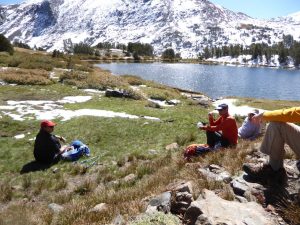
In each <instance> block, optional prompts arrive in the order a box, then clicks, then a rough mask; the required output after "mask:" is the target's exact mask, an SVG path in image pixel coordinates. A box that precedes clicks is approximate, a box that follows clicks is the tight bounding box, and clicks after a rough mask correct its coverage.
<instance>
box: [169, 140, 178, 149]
mask: <svg viewBox="0 0 300 225" xmlns="http://www.w3.org/2000/svg"><path fill="white" fill-rule="evenodd" d="M178 148H179V145H178V144H177V143H176V142H175V143H172V144H169V145H167V146H166V150H177V149H178Z"/></svg>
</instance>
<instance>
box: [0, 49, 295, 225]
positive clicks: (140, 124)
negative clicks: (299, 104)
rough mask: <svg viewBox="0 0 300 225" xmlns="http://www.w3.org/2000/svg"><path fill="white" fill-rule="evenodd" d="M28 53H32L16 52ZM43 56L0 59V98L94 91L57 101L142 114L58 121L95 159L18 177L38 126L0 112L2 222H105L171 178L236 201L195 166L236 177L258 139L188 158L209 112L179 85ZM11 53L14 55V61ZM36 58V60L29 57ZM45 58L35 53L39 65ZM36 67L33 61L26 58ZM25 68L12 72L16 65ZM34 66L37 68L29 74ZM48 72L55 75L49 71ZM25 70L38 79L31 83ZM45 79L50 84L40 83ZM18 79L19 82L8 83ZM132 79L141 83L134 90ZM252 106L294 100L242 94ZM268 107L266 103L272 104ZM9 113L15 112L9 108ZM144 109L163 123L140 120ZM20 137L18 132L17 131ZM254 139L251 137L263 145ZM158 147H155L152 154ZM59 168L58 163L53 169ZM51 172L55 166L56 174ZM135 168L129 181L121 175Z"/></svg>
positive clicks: (130, 213) (129, 214) (131, 209)
mask: <svg viewBox="0 0 300 225" xmlns="http://www.w3.org/2000/svg"><path fill="white" fill-rule="evenodd" d="M16 54H17V55H16V56H15V57H17V56H18V54H20V55H22V54H28V52H26V53H24V52H19V53H16ZM39 54H42V53H38V54H37V57H38V58H39V57H41V56H43V60H44V62H45V64H47V65H48V68H45V67H44V66H40V67H39V66H37V67H34V68H28V67H29V66H26V68H25V66H22V65H24V64H28V63H29V61H28V59H29V58H31V59H32V57H33V58H34V57H36V56H35V55H34V54H30V55H28V57H25V56H26V55H23V57H20V58H21V59H20V63H19V64H18V65H15V66H14V67H13V66H12V64H9V62H10V60H12V59H11V57H12V56H7V55H6V56H3V55H2V56H1V58H0V64H1V65H2V66H3V67H7V66H9V68H8V69H6V70H5V71H6V72H5V75H3V74H4V73H1V75H0V79H1V80H3V81H5V82H7V83H8V84H7V85H2V86H1V88H0V104H1V105H6V104H7V101H8V100H15V101H20V100H53V101H57V100H60V99H62V98H63V97H65V96H86V95H91V96H93V97H92V99H91V100H89V101H87V102H83V103H76V104H62V107H63V108H64V109H68V110H78V109H101V110H109V111H113V112H125V113H127V114H131V115H137V116H140V117H139V118H137V119H128V118H118V117H115V118H104V117H96V116H94V117H93V116H81V117H76V118H72V119H71V120H67V121H61V120H60V118H57V119H55V120H54V121H55V122H57V124H58V125H57V126H56V128H55V133H56V134H59V135H62V136H64V137H66V139H67V140H68V141H72V140H74V139H80V140H82V141H83V142H85V143H86V144H87V145H88V146H89V147H90V149H91V153H92V157H97V158H95V159H96V161H95V162H96V164H95V165H93V166H91V167H88V165H86V164H80V162H82V161H83V160H85V158H83V159H81V160H80V161H79V163H71V162H60V163H58V164H57V165H55V166H53V167H52V168H49V169H46V170H43V171H38V172H32V173H26V174H20V170H21V169H22V167H23V166H24V165H26V164H28V163H29V162H31V161H32V160H33V159H34V158H33V154H32V151H33V144H34V140H33V138H34V137H35V135H36V134H37V132H38V129H39V121H38V120H36V119H27V120H24V121H16V120H13V119H12V118H11V117H10V116H8V115H5V114H4V113H0V115H1V118H0V146H2V151H1V152H0V224H1V225H2V224H16V225H17V224H39V225H40V224H77V225H80V224H108V223H110V222H111V221H112V219H113V218H115V216H116V215H118V214H121V215H123V216H124V218H125V219H126V220H128V221H130V220H132V219H133V218H134V216H136V215H138V214H139V213H141V212H144V210H145V207H146V205H147V201H146V199H149V197H150V196H153V195H156V194H159V193H161V192H162V191H165V190H166V186H167V185H168V184H170V183H172V182H174V181H175V180H192V181H194V183H195V187H194V189H195V190H194V192H195V197H196V196H197V194H198V193H199V192H200V191H201V190H202V189H203V188H208V189H211V190H219V192H220V195H221V196H223V198H225V199H232V194H231V192H230V188H229V187H228V186H227V185H225V184H223V183H219V182H211V181H208V180H206V179H205V178H204V177H202V176H200V175H199V173H197V172H196V170H197V168H198V167H199V166H205V165H209V164H212V163H214V164H219V165H222V166H224V167H225V168H226V169H227V170H228V171H229V172H230V173H231V174H232V175H236V174H238V173H239V171H240V169H241V165H242V163H243V162H245V158H246V156H247V155H248V153H249V152H250V151H253V150H255V143H253V142H248V141H241V142H240V143H239V145H238V148H237V149H229V150H226V151H219V152H215V153H212V154H209V155H206V156H205V157H200V158H198V159H194V161H193V162H192V163H190V164H186V162H185V161H184V160H183V157H182V151H183V149H184V148H185V147H186V146H187V145H188V144H191V143H204V142H205V134H204V133H203V132H200V131H198V130H197V129H196V123H197V122H198V121H203V120H204V121H205V120H207V112H208V110H209V109H207V108H204V107H202V106H200V105H198V104H196V103H195V102H193V101H192V100H190V99H188V98H186V97H183V96H182V95H181V92H180V91H178V90H175V89H172V88H169V87H165V86H162V85H158V84H155V83H153V82H148V81H144V80H141V79H140V78H138V77H134V76H124V77H113V76H111V75H110V74H109V73H108V72H107V71H103V70H100V69H96V68H93V67H92V66H91V65H88V64H85V63H81V62H80V61H79V60H77V59H76V58H74V59H71V61H72V63H73V64H72V65H73V66H72V67H71V68H68V67H70V65H69V66H68V64H70V57H68V56H66V57H62V58H59V59H53V58H52V57H51V56H49V55H46V54H44V53H43V55H39ZM14 60H15V59H14ZM34 60H37V59H32V62H34ZM40 61H41V60H40V59H39V61H38V62H39V63H43V62H40ZM32 64H34V63H32ZM18 70H20V71H22V73H16V71H18ZM33 71H34V72H33ZM50 74H52V76H50ZM30 77H35V79H32V80H31V82H30V83H28V82H26V81H28V80H29V78H30ZM55 77H56V78H55ZM42 79H45V80H46V82H44V83H40V80H42ZM16 82H18V84H19V85H16V86H14V85H9V84H14V83H16ZM131 85H143V86H141V87H139V88H138V89H131ZM84 88H94V89H96V90H105V89H107V88H120V89H125V90H128V91H130V93H131V94H130V98H109V97H105V96H104V95H103V94H100V93H95V94H89V93H86V92H84V90H83V89H84ZM149 97H152V98H155V99H160V100H165V99H178V100H180V101H181V103H180V104H178V105H176V106H173V107H160V106H157V105H153V104H151V103H149V102H148V100H147V98H149ZM244 102H247V104H248V105H253V106H255V107H258V108H266V106H268V107H267V108H270V109H271V108H276V107H281V106H290V105H293V104H295V102H275V101H272V102H270V101H264V100H259V101H258V100H254V99H241V101H240V103H241V104H243V103H244ZM269 106H270V107H269ZM11 113H14V111H12V112H11ZM144 116H150V117H155V118H159V119H160V120H159V121H155V120H148V119H146V118H143V117H144ZM19 134H24V135H25V137H24V138H21V139H16V138H15V136H16V135H19ZM259 141H260V140H258V141H257V142H259ZM174 142H176V143H178V145H179V147H178V148H177V149H171V150H166V146H167V145H169V144H171V143H174ZM153 150H155V151H153ZM53 169H55V170H53ZM53 171H54V172H55V173H54V172H53ZM130 174H134V179H131V180H127V179H124V178H126V177H127V176H128V175H130ZM50 203H57V204H60V205H62V206H63V207H64V208H65V211H66V212H67V213H59V214H53V213H52V211H51V210H50V209H49V208H48V205H49V204H50ZM99 203H106V204H107V205H108V208H107V210H106V211H104V212H101V213H91V212H90V209H91V208H93V207H94V206H95V205H97V204H99Z"/></svg>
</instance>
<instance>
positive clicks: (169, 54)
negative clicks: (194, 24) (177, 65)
mask: <svg viewBox="0 0 300 225" xmlns="http://www.w3.org/2000/svg"><path fill="white" fill-rule="evenodd" d="M161 57H162V58H163V59H169V60H173V59H175V52H174V50H173V49H172V48H168V49H166V50H165V51H164V52H163V53H162V56H161Z"/></svg>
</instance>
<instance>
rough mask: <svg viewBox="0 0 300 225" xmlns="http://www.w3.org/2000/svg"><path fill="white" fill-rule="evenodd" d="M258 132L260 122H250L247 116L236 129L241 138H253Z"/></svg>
mask: <svg viewBox="0 0 300 225" xmlns="http://www.w3.org/2000/svg"><path fill="white" fill-rule="evenodd" d="M259 133H260V124H256V123H252V122H251V121H250V120H249V118H248V117H246V119H245V120H244V122H243V124H242V126H241V127H240V128H239V129H238V135H239V137H240V138H243V139H250V140H254V139H255V138H256V137H257V136H258V135H259Z"/></svg>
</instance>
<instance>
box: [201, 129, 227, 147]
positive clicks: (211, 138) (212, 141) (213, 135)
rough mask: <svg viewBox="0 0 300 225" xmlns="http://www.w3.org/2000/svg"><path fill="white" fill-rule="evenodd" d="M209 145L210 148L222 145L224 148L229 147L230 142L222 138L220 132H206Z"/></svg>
mask: <svg viewBox="0 0 300 225" xmlns="http://www.w3.org/2000/svg"><path fill="white" fill-rule="evenodd" d="M206 138H207V144H208V145H209V147H211V148H213V147H215V145H216V144H218V143H221V146H222V147H224V148H227V147H229V145H230V143H229V141H228V140H227V139H226V138H224V137H223V136H222V134H221V133H219V132H214V131H208V130H207V131H206Z"/></svg>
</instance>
